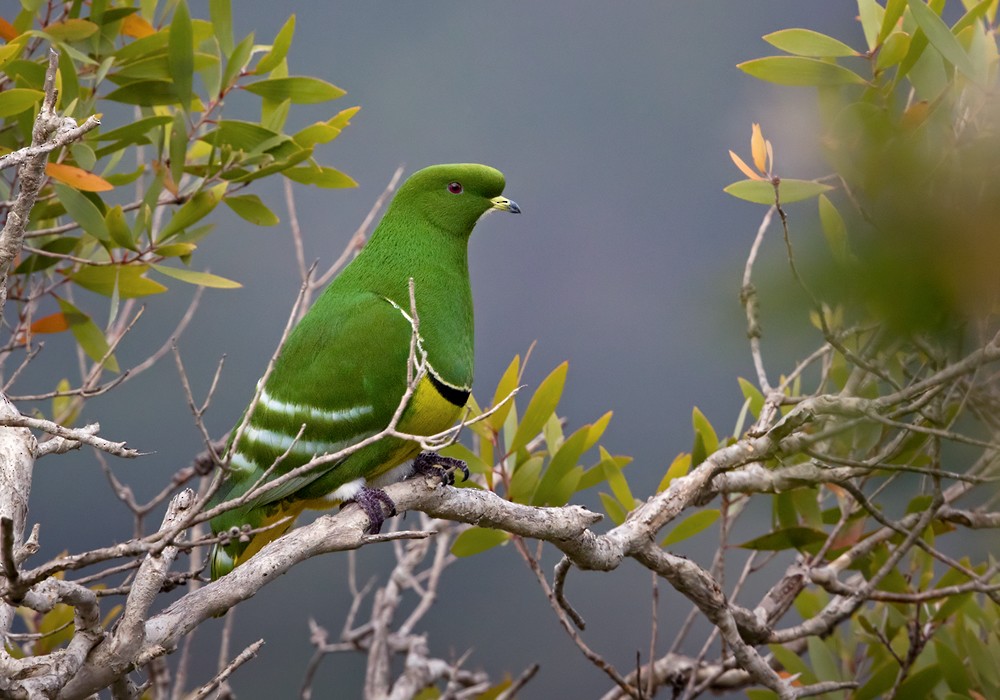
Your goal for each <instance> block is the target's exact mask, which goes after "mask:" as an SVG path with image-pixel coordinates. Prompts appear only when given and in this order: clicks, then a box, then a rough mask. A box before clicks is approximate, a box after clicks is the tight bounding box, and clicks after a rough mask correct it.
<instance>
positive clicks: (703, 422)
mask: <svg viewBox="0 0 1000 700" xmlns="http://www.w3.org/2000/svg"><path fill="white" fill-rule="evenodd" d="M691 425H692V426H693V427H694V431H695V433H700V434H701V438H702V442H703V443H704V445H705V456H706V457H707V456H708V455H710V454H712V453H713V452H715V451H716V450H717V449H719V436H718V435H717V434H716V432H715V428H713V427H712V424H711V423H709V422H708V418H706V417H705V414H704V413H702V412H701V411H700V410H699V409H698V407H697V406H696V407H695V408H694V409H693V410H692V411H691Z"/></svg>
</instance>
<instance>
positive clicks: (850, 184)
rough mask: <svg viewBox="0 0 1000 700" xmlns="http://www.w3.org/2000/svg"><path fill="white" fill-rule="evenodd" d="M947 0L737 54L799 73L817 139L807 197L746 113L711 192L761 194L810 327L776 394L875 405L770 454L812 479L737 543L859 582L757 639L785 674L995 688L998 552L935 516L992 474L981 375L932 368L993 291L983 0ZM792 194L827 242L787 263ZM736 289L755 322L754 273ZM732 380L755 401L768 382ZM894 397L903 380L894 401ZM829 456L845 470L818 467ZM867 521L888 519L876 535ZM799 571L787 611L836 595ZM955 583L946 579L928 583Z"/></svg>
mask: <svg viewBox="0 0 1000 700" xmlns="http://www.w3.org/2000/svg"><path fill="white" fill-rule="evenodd" d="M962 5H963V7H962V11H961V12H960V13H958V14H954V15H951V16H953V17H954V19H953V20H951V24H950V26H949V24H948V23H946V22H945V20H944V19H942V16H943V14H942V13H943V11H945V10H947V11H948V12H950V13H954V12H955V9H956V8H954V7H953V6H952V4H951V3H947V7H946V3H944V2H927V3H924V2H920V1H919V0H904V1H897V0H889V1H888V2H886V3H885V4H884V5H880V4H878V3H876V2H874V0H859V2H858V9H859V19H860V23H861V27H862V29H863V34H864V44H863V45H862V46H859V47H851V46H849V45H848V44H845V43H843V42H841V41H839V40H838V39H835V38H833V37H828V36H824V35H821V34H819V33H817V32H813V31H811V30H807V29H798V28H796V29H786V30H782V31H778V32H774V33H772V34H769V35H767V36H765V37H764V39H765V40H766V41H768V42H769V43H771V44H772V45H773V46H775V47H776V48H778V49H779V50H781V51H783V52H784V54H785V55H777V56H767V57H764V58H758V59H754V60H751V61H747V62H745V63H742V64H741V65H740V68H741V69H743V70H744V71H746V72H747V73H748V74H750V75H752V76H754V77H757V78H760V79H762V80H765V81H769V82H772V83H777V84H781V85H805V86H813V87H815V88H816V90H817V94H818V97H819V108H820V109H819V113H820V116H821V119H822V122H821V125H820V130H819V134H818V136H819V141H820V143H821V144H822V147H823V152H824V154H825V156H826V159H827V162H828V163H829V165H830V167H831V172H830V174H829V175H826V176H824V177H822V178H819V179H818V181H815V182H813V183H811V184H814V185H815V188H814V189H813V191H811V192H809V193H808V196H806V197H797V196H794V195H792V196H789V194H788V193H787V192H786V186H787V183H788V182H789V180H787V179H786V178H784V176H779V175H778V173H776V172H774V168H773V163H774V160H775V158H774V150H775V149H774V146H773V145H772V144H771V143H770V142H769V141H767V140H766V139H765V138H764V136H763V134H762V130H761V128H760V127H759V126H758V125H756V124H755V125H754V128H753V130H752V138H751V152H752V158H751V161H752V163H753V167H751V166H749V165H747V163H746V162H744V161H743V160H742V159H741V158H739V156H737V155H735V154H733V153H732V152H731V155H732V157H733V160H734V162H735V163H736V164H737V167H738V168H739V169H740V170H741V171H742V172H743V173H744V174H745V175H746V176H747V178H748V179H747V180H743V181H740V182H737V183H734V184H733V185H730V186H729V187H728V188H726V189H727V192H729V193H730V194H733V195H735V196H737V197H740V198H743V199H747V200H749V201H752V202H757V203H761V204H770V205H775V206H777V207H778V213H779V215H780V219H781V222H782V224H783V232H784V235H785V240H786V244H787V246H788V254H789V262H790V263H791V265H792V270H793V273H794V275H795V278H796V280H797V282H798V284H799V294H801V295H804V296H805V297H806V298H807V299H808V300H809V302H810V304H811V306H812V322H813V324H814V325H815V326H816V327H817V328H818V329H819V330H820V331H821V333H822V335H823V338H824V346H823V347H822V348H821V350H820V353H821V354H822V359H821V360H820V363H821V365H820V369H819V372H818V373H817V376H816V377H815V379H814V381H812V382H809V383H811V384H812V386H813V388H812V389H807V390H804V389H802V388H801V387H802V386H803V385H808V384H809V383H807V382H806V381H805V380H804V379H803V378H802V367H800V368H798V369H797V370H796V372H795V374H794V375H793V376H795V378H796V383H797V384H798V385H799V386H792V385H791V384H790V382H789V381H788V379H786V378H783V379H782V381H781V384H780V386H779V387H778V389H779V390H780V391H782V393H783V394H784V399H783V400H782V403H783V404H784V405H786V406H794V405H796V404H799V405H801V403H802V402H805V401H808V400H810V398H813V397H817V396H820V395H825V396H830V397H835V398H836V399H844V400H848V399H849V397H850V398H854V397H857V398H859V399H862V400H863V401H865V402H866V404H865V405H867V406H871V407H872V410H870V411H869V410H865V411H861V412H860V413H857V414H855V415H856V416H857V418H858V420H853V421H846V422H844V421H837V420H828V421H824V422H822V423H820V424H818V425H816V426H815V428H814V430H815V431H817V432H819V433H821V434H822V433H826V437H825V438H824V439H822V440H815V441H810V444H809V445H808V447H806V448H805V449H797V450H793V451H789V452H787V453H784V454H781V455H780V456H779V457H778V459H777V461H776V462H774V463H772V464H770V465H769V467H770V468H771V469H780V470H786V469H787V470H792V471H794V470H795V469H796V467H795V465H811V466H819V467H821V468H823V469H827V470H829V477H828V479H829V480H828V481H826V480H822V481H821V482H820V483H816V482H815V481H808V480H803V481H801V482H800V483H797V484H796V483H794V482H793V483H791V484H789V485H788V487H787V488H783V489H782V490H781V491H780V492H778V493H775V494H774V495H773V496H772V501H773V504H772V512H773V516H772V518H773V522H772V528H771V529H770V531H768V532H766V533H764V534H761V535H758V536H756V537H753V538H751V539H748V540H746V541H744V542H743V543H742V545H741V546H742V547H745V548H749V549H752V550H757V551H788V550H794V551H797V552H798V553H799V560H800V562H801V565H802V566H803V567H804V568H805V569H806V570H808V569H809V568H810V567H823V566H826V567H835V568H837V569H841V568H843V566H844V565H845V564H846V565H847V567H848V569H850V570H855V571H857V572H858V575H857V576H855V578H854V580H855V583H854V584H851V585H853V586H856V585H866V586H869V587H870V589H871V596H870V597H869V598H868V600H867V602H866V603H865V605H864V606H863V607H861V608H860V609H859V610H858V612H857V614H856V615H855V616H853V617H852V618H851V620H850V621H849V623H848V624H847V625H846V626H845V627H844V628H842V629H839V630H837V631H835V632H834V633H833V634H832V635H830V636H828V637H826V638H824V639H812V638H811V639H809V644H808V649H807V650H804V649H802V648H801V647H795V646H794V645H789V646H781V645H772V647H771V651H772V652H773V653H774V655H775V658H776V660H777V661H778V662H780V664H781V665H782V666H784V668H785V669H786V670H787V671H788V672H790V673H797V674H800V675H799V682H801V683H803V684H808V683H816V682H819V681H842V680H848V679H856V681H857V683H858V689H857V691H856V692H855V693H854V694H853V695H851V697H854V698H874V697H938V698H946V697H959V696H961V697H970V696H972V697H994V696H996V695H997V694H998V693H1000V685H998V681H997V677H996V673H995V669H996V658H995V655H993V654H987V653H982V650H984V649H989V648H991V647H993V648H995V645H996V643H997V638H996V633H995V631H994V629H995V628H994V625H995V622H996V618H997V613H998V606H997V603H998V598H997V593H996V591H997V583H998V578H997V574H996V567H995V563H994V562H993V561H992V557H985V558H983V557H979V558H978V559H977V558H976V557H970V556H968V552H969V549H968V544H969V542H968V540H964V539H962V535H961V533H962V532H963V531H965V530H964V528H963V527H962V526H963V525H966V526H968V525H972V527H981V526H983V525H980V524H976V523H974V522H971V521H967V520H956V519H954V518H949V517H948V513H949V509H950V508H951V504H952V503H953V502H954V501H955V500H957V499H958V498H963V499H965V502H966V504H967V505H966V507H967V508H969V509H970V510H969V511H968V512H971V513H978V514H982V513H985V512H986V509H987V508H988V505H989V504H990V503H991V502H992V501H994V500H995V494H996V489H995V487H993V486H991V483H992V482H993V481H994V480H995V479H996V475H997V472H996V470H997V465H996V444H995V440H996V438H997V434H998V432H997V428H998V425H997V423H996V419H995V413H994V411H993V410H992V408H989V407H990V406H995V400H996V397H997V396H998V387H997V385H996V382H995V380H994V378H993V375H992V374H991V373H989V372H988V371H987V370H985V369H984V370H983V371H982V372H979V371H976V372H974V373H973V374H971V375H970V376H967V377H965V378H963V379H961V380H960V381H954V382H953V381H949V380H948V379H947V378H946V377H944V376H942V375H943V373H947V372H948V371H949V368H951V371H954V370H955V367H956V365H957V364H960V363H961V362H962V360H963V358H966V357H967V356H968V355H967V353H968V352H969V349H970V348H972V349H973V350H975V349H976V348H984V347H988V346H989V345H990V343H995V339H994V340H990V338H991V335H992V334H993V333H995V332H996V331H997V323H996V321H997V316H996V314H997V310H998V307H997V301H998V299H1000V284H998V281H997V280H998V279H1000V278H998V277H997V275H996V261H997V260H998V259H1000V256H998V253H1000V247H998V246H1000V235H998V233H1000V232H998V230H997V224H996V222H997V221H998V220H1000V219H998V216H997V214H998V211H997V209H996V207H997V202H998V201H1000V191H997V183H998V182H1000V170H998V165H997V163H998V159H997V156H998V155H1000V141H998V140H997V138H998V133H1000V131H998V130H1000V121H998V119H997V114H998V112H997V107H998V104H997V70H998V48H997V37H996V32H995V19H996V14H997V5H998V4H997V3H996V2H995V1H993V2H990V1H986V2H964V3H962ZM944 16H949V15H948V14H945V15H944ZM792 182H796V183H797V182H800V181H795V180H792ZM811 198H816V200H817V201H818V207H819V210H818V213H819V221H820V224H821V229H822V238H823V239H825V241H826V243H827V246H828V249H829V253H828V255H827V256H826V260H825V262H821V263H819V264H817V265H815V266H814V267H813V268H810V271H809V272H805V271H803V268H802V265H801V263H799V264H798V265H797V259H796V252H799V251H798V249H799V248H808V247H809V246H803V245H802V244H801V243H799V244H798V245H796V246H795V252H793V247H792V244H791V237H792V235H793V231H792V230H791V227H790V226H789V224H788V222H787V219H786V216H785V211H784V207H785V205H786V204H788V203H789V202H791V201H795V200H801V199H811ZM800 206H801V205H800ZM794 234H795V235H796V237H797V236H798V235H799V234H798V232H794ZM744 296H745V299H746V301H747V304H748V315H749V317H750V318H751V320H752V321H754V322H752V323H751V328H754V327H756V324H755V317H754V314H756V307H755V304H756V301H755V296H754V291H753V289H752V288H746V289H744ZM758 351H759V346H758ZM813 359H814V360H816V359H817V357H816V356H814V358H813ZM983 361H984V362H985V360H983ZM741 384H742V385H743V387H744V393H745V395H746V396H747V399H748V400H750V399H751V396H753V403H754V404H755V405H754V407H753V408H752V413H753V414H754V415H755V416H757V415H759V414H760V410H761V406H762V401H761V399H762V398H763V396H762V394H766V393H767V389H768V387H767V386H761V387H760V390H756V389H755V388H754V387H753V386H752V385H751V383H750V382H746V381H745V380H741ZM900 394H910V395H911V396H910V398H909V400H906V401H899V400H898V399H899V396H900ZM917 397H919V398H917ZM868 401H870V402H871V403H870V404H869V403H867V402H868ZM786 410H787V409H786ZM959 445H962V446H963V447H962V448H961V449H958V446H959ZM845 467H846V468H848V470H849V471H853V478H850V479H846V480H843V479H841V478H838V476H837V475H836V474H835V472H836V471H837V470H838V469H839V468H845ZM907 474H910V475H919V478H915V479H908V478H906V476H905V475H907ZM823 481H825V482H826V483H823ZM900 502H902V503H904V504H905V509H904V511H903V513H902V514H900V513H899V512H898V509H899V507H900ZM928 510H930V511H932V512H934V513H935V517H934V518H932V519H931V520H930V522H929V523H928V524H927V525H926V526H925V528H926V529H922V530H921V531H920V532H919V533H915V534H916V535H918V536H917V537H916V538H915V540H914V543H915V546H914V547H912V548H910V549H907V550H906V551H905V556H901V557H900V558H899V561H898V564H896V563H895V562H893V561H890V560H891V559H892V557H893V556H894V555H895V554H896V553H899V554H904V552H903V551H902V550H903V549H904V543H905V541H906V540H905V538H904V536H905V535H907V534H908V529H907V527H905V526H904V523H905V522H907V519H910V520H913V519H914V515H915V514H920V513H926V512H928ZM986 521H987V522H988V521H989V519H988V518H987V519H986ZM993 526H994V527H995V525H993ZM886 527H889V528H890V529H891V530H894V531H895V532H894V533H893V536H892V537H891V538H889V539H887V540H884V541H880V542H878V543H877V544H875V541H876V540H877V538H878V537H880V534H879V533H880V532H885V530H886ZM911 527H912V526H911ZM866 580H867V583H866ZM859 582H860V583H859ZM815 583H817V584H819V587H820V588H819V590H808V589H805V590H802V592H801V593H799V595H798V597H797V598H796V600H795V605H796V607H797V609H798V611H799V614H800V615H801V616H802V617H803V618H807V619H808V618H810V617H812V616H814V615H817V613H819V612H820V611H821V610H823V609H824V607H825V606H827V605H828V604H829V603H830V600H831V597H830V594H835V593H840V594H843V593H844V591H841V590H838V589H837V587H836V586H831V585H829V582H826V581H815ZM956 585H958V586H959V588H958V589H956V590H960V591H961V592H960V593H952V594H945V593H944V591H947V590H949V587H950V586H956ZM824 588H825V589H826V590H824ZM792 649H794V651H792ZM802 651H807V653H806V654H805V655H803V656H801V658H800V656H799V654H801V652H802ZM840 696H841V697H843V694H841V695H840ZM753 697H754V698H764V697H774V694H773V693H771V692H770V691H754V693H753ZM831 697H832V696H831Z"/></svg>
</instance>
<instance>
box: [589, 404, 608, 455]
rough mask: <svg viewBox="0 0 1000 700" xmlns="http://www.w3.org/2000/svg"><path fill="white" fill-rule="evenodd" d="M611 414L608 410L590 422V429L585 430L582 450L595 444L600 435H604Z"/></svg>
mask: <svg viewBox="0 0 1000 700" xmlns="http://www.w3.org/2000/svg"><path fill="white" fill-rule="evenodd" d="M613 415H614V412H613V411H608V412H607V413H605V414H604V415H603V416H601V417H600V418H598V419H597V420H595V421H594V422H593V424H591V426H590V429H589V430H588V431H587V442H586V443H584V445H583V451H584V452H586V451H587V450H589V449H590V448H591V447H593V446H594V445H596V444H597V441H598V440H600V439H601V436H602V435H604V431H605V430H607V429H608V424H609V423H610V422H611V417H612V416H613Z"/></svg>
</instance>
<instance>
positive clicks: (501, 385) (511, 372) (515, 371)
mask: <svg viewBox="0 0 1000 700" xmlns="http://www.w3.org/2000/svg"><path fill="white" fill-rule="evenodd" d="M520 373H521V356H520V355H514V359H513V360H511V361H510V364H509V365H507V369H505V370H504V373H503V375H501V377H500V381H499V382H498V383H497V389H496V391H495V392H493V401H492V403H491V404H490V405H491V406H496V405H497V404H499V403H500V402H501V401H503V400H504V399H505V398H506V397H507V395H508V394H510V392H512V391H513V390H514V389H515V388H516V387H517V378H518V376H519V375H520ZM513 405H514V399H511V400H510V401H508V402H507V403H505V404H504V405H503V406H501V407H500V408H499V409H497V411H496V413H494V414H493V415H491V416H489V417H488V418H487V419H486V423H487V425H489V426H490V427H491V428H493V430H494V431H496V432H499V431H500V428H502V427H503V422H504V421H505V420H507V414H508V413H510V409H511V407H513Z"/></svg>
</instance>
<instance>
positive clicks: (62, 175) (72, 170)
mask: <svg viewBox="0 0 1000 700" xmlns="http://www.w3.org/2000/svg"><path fill="white" fill-rule="evenodd" d="M129 16H130V17H131V15H129ZM45 174H46V175H48V176H49V177H51V178H52V179H53V180H58V181H59V182H62V183H64V184H67V185H69V186H70V187H72V188H74V189H77V190H82V191H84V192H107V191H108V190H110V189H114V185H112V184H111V183H110V182H108V181H107V180H105V179H104V178H103V177H101V176H100V175H94V173H88V172H87V171H86V170H83V169H81V168H78V167H76V166H75V165H66V164H65V163H46V164H45Z"/></svg>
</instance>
